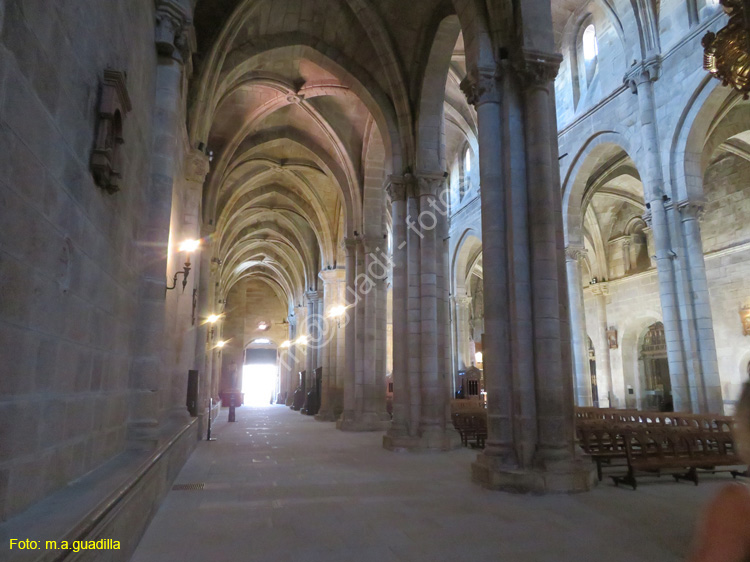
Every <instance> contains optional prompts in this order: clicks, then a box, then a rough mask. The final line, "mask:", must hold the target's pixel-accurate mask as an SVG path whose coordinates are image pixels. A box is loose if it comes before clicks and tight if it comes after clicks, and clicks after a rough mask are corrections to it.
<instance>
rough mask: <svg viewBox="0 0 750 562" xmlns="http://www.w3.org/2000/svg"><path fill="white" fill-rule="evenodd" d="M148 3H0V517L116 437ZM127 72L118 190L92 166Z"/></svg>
mask: <svg viewBox="0 0 750 562" xmlns="http://www.w3.org/2000/svg"><path fill="white" fill-rule="evenodd" d="M153 22H154V13H153V4H152V3H149V2H145V3H134V2H129V1H126V0H112V1H109V2H98V1H95V0H81V1H80V2H52V3H50V2H41V1H31V0H26V1H21V0H9V1H8V2H3V4H2V7H0V225H1V226H0V286H2V291H0V371H2V375H1V376H0V518H3V519H4V518H7V517H9V516H11V515H13V514H16V513H18V512H20V511H22V510H23V509H24V508H25V507H27V506H28V505H30V504H31V503H33V502H34V501H36V500H38V499H40V498H41V497H43V496H45V495H47V494H49V493H50V492H51V491H53V490H55V489H57V488H59V487H61V486H63V485H65V484H66V483H67V482H68V481H70V480H71V479H73V478H76V477H78V476H80V475H81V474H84V473H86V472H88V471H89V470H91V469H92V468H93V467H95V466H97V465H98V464H101V463H102V462H103V461H105V460H106V459H108V458H110V457H112V456H113V455H115V454H117V453H118V452H119V451H121V450H122V449H123V447H124V443H125V438H126V422H127V419H126V418H127V395H128V386H129V380H128V377H129V367H130V361H131V357H132V355H131V354H132V349H131V347H132V341H133V332H134V330H136V329H137V328H138V326H136V325H135V311H136V310H137V306H136V305H137V298H138V287H137V281H138V280H137V277H136V264H137V259H138V248H137V247H136V246H135V244H134V243H133V240H134V239H135V233H136V231H137V229H138V225H139V222H140V220H141V216H142V213H143V211H144V209H145V205H146V201H144V197H143V191H144V190H143V186H144V185H147V183H148V181H149V164H150V157H149V152H150V139H151V120H152V109H153V96H154V70H155V53H154V48H153V33H154V23H153ZM105 68H112V69H115V70H122V71H126V72H127V88H128V91H129V94H130V97H131V100H132V105H133V110H132V111H131V112H130V113H129V114H128V115H127V117H126V119H125V121H124V138H125V144H124V145H123V146H122V169H123V177H122V181H121V191H120V192H118V193H116V194H109V193H107V192H105V191H104V190H102V189H101V188H99V187H97V186H96V185H95V184H94V181H93V178H92V175H91V173H90V171H89V159H90V152H91V149H92V147H93V145H94V133H95V126H96V108H97V102H98V96H99V83H100V80H101V78H102V76H103V72H104V70H105Z"/></svg>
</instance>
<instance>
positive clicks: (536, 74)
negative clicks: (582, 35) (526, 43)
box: [513, 49, 562, 89]
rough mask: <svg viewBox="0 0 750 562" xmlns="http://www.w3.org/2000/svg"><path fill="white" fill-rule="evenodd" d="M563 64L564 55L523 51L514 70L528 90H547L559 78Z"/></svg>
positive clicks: (516, 61)
mask: <svg viewBox="0 0 750 562" xmlns="http://www.w3.org/2000/svg"><path fill="white" fill-rule="evenodd" d="M561 63H562V55H558V54H557V53H544V52H542V51H534V50H531V49H521V53H520V56H518V57H517V58H516V60H514V64H513V66H514V68H515V70H516V72H517V73H518V75H519V76H520V77H521V80H522V81H523V84H524V86H525V87H526V88H530V89H534V88H547V87H548V86H549V84H550V82H552V81H554V79H555V78H557V73H558V72H559V70H560V64H561Z"/></svg>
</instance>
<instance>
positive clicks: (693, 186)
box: [668, 76, 746, 201]
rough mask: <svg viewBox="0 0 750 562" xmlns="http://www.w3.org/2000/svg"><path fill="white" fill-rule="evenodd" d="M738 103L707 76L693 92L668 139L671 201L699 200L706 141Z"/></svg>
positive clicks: (726, 89)
mask: <svg viewBox="0 0 750 562" xmlns="http://www.w3.org/2000/svg"><path fill="white" fill-rule="evenodd" d="M740 99H741V98H740V96H739V95H737V94H734V93H733V92H732V90H730V89H729V88H724V87H723V86H721V84H720V83H719V82H717V81H716V80H714V79H713V78H712V77H711V76H706V77H704V78H703V80H702V81H701V83H700V84H699V85H698V87H697V88H696V89H695V91H694V92H693V95H692V96H691V98H690V101H689V102H688V104H687V105H686V107H685V109H684V111H683V112H682V115H681V116H680V119H679V121H678V122H677V126H676V128H675V132H674V135H673V136H672V146H671V147H670V155H669V177H670V181H669V182H668V185H669V186H670V188H671V192H672V193H671V194H670V195H671V197H672V199H673V200H675V201H685V200H690V199H701V198H702V197H703V174H704V172H705V164H704V162H703V153H704V151H705V143H706V140H707V139H708V137H709V134H710V131H711V129H712V128H713V127H714V126H715V124H716V123H717V122H718V120H717V116H720V115H722V114H726V113H727V112H728V111H729V110H730V109H731V107H732V106H733V105H734V104H735V103H737V102H739V101H740ZM745 130H746V129H745ZM737 132H741V131H737ZM730 136H731V135H730Z"/></svg>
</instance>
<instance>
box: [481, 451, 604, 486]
mask: <svg viewBox="0 0 750 562" xmlns="http://www.w3.org/2000/svg"><path fill="white" fill-rule="evenodd" d="M471 480H472V482H474V483H475V484H479V485H480V486H482V487H483V488H487V489H489V490H500V491H503V492H511V493H514V494H573V493H579V492H588V491H590V490H592V489H593V488H594V486H596V484H597V479H596V474H595V471H594V467H593V466H592V464H591V461H590V459H588V458H580V457H574V458H572V459H567V460H563V461H557V462H547V463H546V467H545V468H544V469H542V468H525V469H522V468H518V467H513V466H508V465H507V464H504V463H503V462H502V460H501V459H500V458H498V457H493V456H489V455H486V454H484V453H480V454H479V455H477V460H476V461H474V462H473V463H472V465H471Z"/></svg>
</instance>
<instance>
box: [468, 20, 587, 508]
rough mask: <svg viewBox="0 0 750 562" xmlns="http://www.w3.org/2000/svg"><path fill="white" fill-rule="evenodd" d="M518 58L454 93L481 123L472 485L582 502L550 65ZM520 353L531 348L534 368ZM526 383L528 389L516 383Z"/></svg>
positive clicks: (542, 57) (539, 58) (531, 56)
mask: <svg viewBox="0 0 750 562" xmlns="http://www.w3.org/2000/svg"><path fill="white" fill-rule="evenodd" d="M547 9H549V8H547ZM523 57H524V58H523V60H522V61H520V63H517V64H518V68H517V69H512V68H511V67H510V65H509V63H507V62H504V61H503V62H501V65H500V73H501V76H502V81H501V82H498V78H497V75H496V73H495V69H491V70H490V69H486V70H484V71H481V70H478V69H473V70H472V71H471V72H470V73H469V77H468V78H467V80H466V81H465V82H464V84H463V85H462V89H464V91H465V92H466V93H467V97H468V98H469V101H470V102H471V103H474V104H475V105H476V106H477V112H478V123H479V146H480V174H481V181H482V234H483V266H484V293H485V340H484V363H485V372H486V376H485V380H486V383H487V391H488V397H487V398H488V418H489V430H490V439H489V441H488V446H487V448H486V449H485V451H484V452H483V453H482V454H480V455H479V456H478V458H477V461H476V462H475V463H474V464H473V466H472V477H473V480H474V481H475V482H477V483H480V484H481V485H483V486H485V487H488V488H491V489H502V490H508V491H516V492H534V493H548V492H572V491H584V490H588V489H590V488H591V487H592V486H593V484H594V482H595V477H594V475H593V473H592V471H591V468H590V463H589V462H587V461H586V460H585V459H582V458H579V457H577V456H576V454H575V435H574V415H573V380H572V372H571V366H572V365H571V364H572V361H571V358H570V352H569V349H570V332H569V327H568V318H567V316H568V298H567V281H566V272H565V261H564V259H565V257H564V246H563V245H562V228H561V225H562V219H561V213H562V209H561V202H560V195H559V193H557V192H556V190H557V189H558V186H559V177H556V175H557V174H558V173H559V168H558V165H557V162H556V158H554V157H553V153H554V147H555V146H556V142H557V136H556V131H555V128H554V122H555V121H554V114H553V109H554V104H553V103H552V98H551V93H550V91H551V88H552V81H553V79H554V77H555V74H556V72H557V68H558V66H559V62H560V58H559V56H556V55H549V54H546V53H540V52H531V51H523ZM519 84H522V85H523V86H524V92H523V95H522V96H521V95H519V94H518V87H519ZM500 92H502V96H501V95H500ZM522 102H523V112H522V113H520V112H519V111H518V109H517V108H518V107H520V104H521V103H522ZM521 119H523V120H522V121H521ZM503 140H504V141H505V143H503V142H502V141H503ZM520 147H524V149H523V151H521V149H520ZM524 180H525V181H524ZM509 209H512V211H513V214H512V215H511V216H510V219H509V217H508V214H510V213H509ZM517 214H518V215H519V217H518V218H517V217H516V215H517ZM521 215H522V216H521ZM526 216H528V217H530V221H529V222H528V223H527V224H524V221H523V217H526ZM508 225H510V228H511V231H510V232H509V226H508ZM524 226H526V229H527V231H526V232H524V231H523V227H524ZM511 234H512V237H511ZM509 240H510V241H511V244H510V246H509V245H508V241H509ZM509 254H510V255H511V256H512V260H509ZM529 273H530V276H529ZM511 286H512V288H513V290H512V291H511V290H510V288H511ZM509 316H510V318H509ZM511 321H512V335H511V329H510V328H511V324H510V322H511ZM529 327H530V328H531V330H533V332H532V335H533V337H529V335H530V334H529V333H527V328H529ZM517 332H518V333H517ZM511 338H512V341H513V345H512V346H511V345H510V342H511ZM524 342H525V345H526V346H528V345H531V346H532V347H533V352H534V356H533V363H532V360H531V358H530V357H528V356H527V353H526V352H527V350H526V349H525V346H524V345H523V343H524ZM512 370H517V373H513V372H512ZM530 373H533V384H529V381H527V380H526V379H528V378H529V377H528V375H529V374H530ZM515 410H520V412H518V413H516V412H515ZM529 416H533V417H532V418H530V417H529ZM534 428H535V431H530V430H531V429H534Z"/></svg>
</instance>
